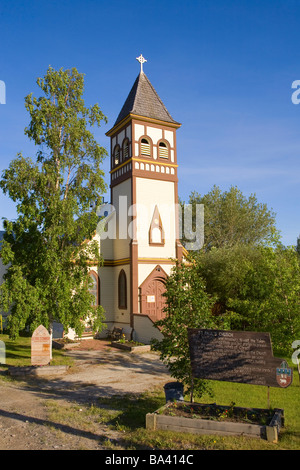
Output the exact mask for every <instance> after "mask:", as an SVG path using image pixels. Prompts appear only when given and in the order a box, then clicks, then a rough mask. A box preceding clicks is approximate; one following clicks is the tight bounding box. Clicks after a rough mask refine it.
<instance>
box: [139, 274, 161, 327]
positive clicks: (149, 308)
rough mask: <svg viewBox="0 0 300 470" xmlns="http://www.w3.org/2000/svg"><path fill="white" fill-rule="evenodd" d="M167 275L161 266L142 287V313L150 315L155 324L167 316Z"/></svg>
mask: <svg viewBox="0 0 300 470" xmlns="http://www.w3.org/2000/svg"><path fill="white" fill-rule="evenodd" d="M166 278H167V275H166V273H165V272H164V271H163V269H162V268H161V267H160V266H156V268H155V269H154V270H153V271H152V273H151V274H150V275H149V276H148V277H147V279H145V281H144V282H143V284H142V285H141V313H142V314H144V315H148V316H149V317H150V318H151V320H152V321H153V322H156V321H158V320H161V319H162V318H164V316H165V312H164V311H163V309H164V307H165V297H164V296H163V293H164V292H165V290H166V288H165V280H166Z"/></svg>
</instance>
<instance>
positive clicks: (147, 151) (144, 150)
mask: <svg viewBox="0 0 300 470" xmlns="http://www.w3.org/2000/svg"><path fill="white" fill-rule="evenodd" d="M140 153H141V155H143V156H144V157H150V156H151V146H150V141H149V139H146V137H143V138H142V139H141V143H140Z"/></svg>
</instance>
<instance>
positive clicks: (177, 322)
mask: <svg viewBox="0 0 300 470" xmlns="http://www.w3.org/2000/svg"><path fill="white" fill-rule="evenodd" d="M165 297H166V308H165V313H166V316H165V318H163V319H162V320H159V321H158V322H156V323H155V324H156V326H158V327H159V328H160V330H161V333H162V334H163V339H162V340H161V341H158V340H153V346H154V348H155V349H156V350H158V351H159V352H160V358H161V360H162V361H163V362H164V363H165V364H166V365H167V367H168V369H169V371H170V373H171V376H172V377H174V378H176V379H177V380H179V381H180V382H181V383H183V384H184V385H185V387H186V392H187V393H190V396H191V398H190V399H191V401H193V396H194V394H196V395H197V396H201V395H202V394H203V393H204V392H205V391H210V388H209V385H208V382H207V381H205V380H200V379H196V378H193V376H192V370H191V363H190V355H189V342H188V334H187V329H188V328H214V327H216V321H215V318H214V317H213V316H212V306H213V304H214V299H212V298H211V297H210V296H209V295H208V294H207V293H206V290H205V283H204V281H203V279H202V277H201V273H200V272H199V270H198V269H197V266H196V264H195V263H191V264H186V265H182V264H179V263H178V264H177V265H176V266H175V267H174V268H173V270H172V272H171V275H170V276H169V277H168V279H167V280H166V293H165ZM217 320H218V319H217Z"/></svg>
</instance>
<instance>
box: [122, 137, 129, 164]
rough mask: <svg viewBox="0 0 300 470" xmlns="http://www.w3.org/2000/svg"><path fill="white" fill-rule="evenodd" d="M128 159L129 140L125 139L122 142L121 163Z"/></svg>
mask: <svg viewBox="0 0 300 470" xmlns="http://www.w3.org/2000/svg"><path fill="white" fill-rule="evenodd" d="M128 157H129V140H128V139H125V140H124V142H123V161H124V160H126V158H128Z"/></svg>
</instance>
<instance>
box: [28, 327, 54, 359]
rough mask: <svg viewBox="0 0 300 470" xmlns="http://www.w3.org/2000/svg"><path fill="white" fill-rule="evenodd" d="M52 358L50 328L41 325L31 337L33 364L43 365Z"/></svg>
mask: <svg viewBox="0 0 300 470" xmlns="http://www.w3.org/2000/svg"><path fill="white" fill-rule="evenodd" d="M50 359H51V336H50V334H49V332H48V330H47V329H46V328H45V327H44V326H43V325H40V326H39V327H38V328H37V329H36V330H34V332H33V334H32V337H31V364H32V365H33V366H42V365H47V364H49V362H50Z"/></svg>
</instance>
